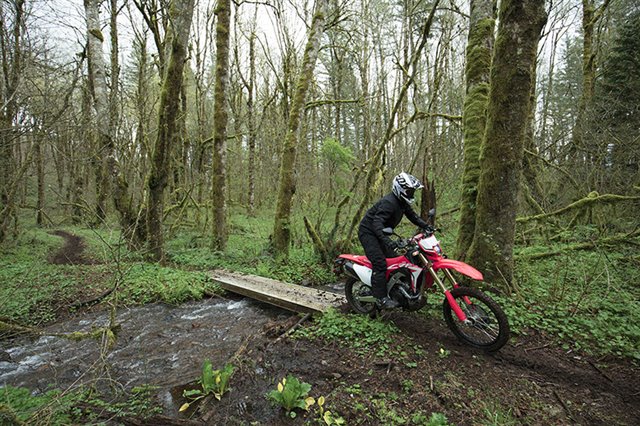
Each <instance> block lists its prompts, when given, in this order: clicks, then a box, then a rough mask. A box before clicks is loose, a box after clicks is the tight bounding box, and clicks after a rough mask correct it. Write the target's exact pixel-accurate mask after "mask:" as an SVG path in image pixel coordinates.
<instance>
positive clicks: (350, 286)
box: [344, 277, 376, 314]
mask: <svg viewBox="0 0 640 426" xmlns="http://www.w3.org/2000/svg"><path fill="white" fill-rule="evenodd" d="M344 293H345V296H346V297H347V302H349V306H351V309H353V310H354V311H355V312H357V313H359V314H371V313H372V312H373V311H374V310H375V308H376V305H375V303H369V302H361V301H360V300H358V297H360V296H371V286H368V285H366V284H365V283H363V282H362V281H359V280H356V279H355V278H352V277H349V278H348V279H347V282H346V283H345V285H344Z"/></svg>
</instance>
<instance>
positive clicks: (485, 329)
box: [334, 227, 509, 351]
mask: <svg viewBox="0 0 640 426" xmlns="http://www.w3.org/2000/svg"><path fill="white" fill-rule="evenodd" d="M435 231H436V229H434V228H431V227H430V228H429V229H426V230H423V231H421V232H418V233H417V234H416V235H414V236H413V237H411V238H409V239H407V240H403V239H400V240H399V241H398V244H399V246H400V247H401V251H403V252H404V254H403V255H401V256H398V257H392V258H388V259H387V280H388V282H387V292H388V294H389V297H391V298H392V299H394V300H396V301H397V302H398V303H400V307H402V308H403V309H404V310H407V311H417V310H419V309H421V308H422V307H424V306H425V304H426V303H427V295H426V291H427V290H431V291H433V292H436V291H438V290H440V291H442V293H444V296H445V299H444V301H443V304H442V311H443V314H444V319H445V321H446V323H447V325H448V326H449V328H450V329H451V331H452V332H453V334H455V335H456V336H457V337H458V338H459V339H460V340H462V341H463V342H464V343H466V344H469V345H471V346H473V347H476V348H480V349H484V350H486V351H497V350H499V349H500V348H501V347H503V346H504V345H505V344H506V343H507V340H508V339H509V322H508V320H507V316H506V315H505V313H504V312H503V310H502V308H500V306H498V304H497V303H496V302H495V301H494V300H493V299H491V298H490V297H489V296H487V295H486V294H485V293H483V292H482V291H480V290H478V289H475V288H470V287H464V286H462V285H460V284H458V282H457V281H456V279H455V278H454V276H453V274H452V272H451V271H452V270H454V271H457V272H459V273H460V274H462V275H465V276H467V277H469V278H472V279H474V280H479V281H482V280H483V276H482V273H481V272H480V271H478V270H477V269H475V268H474V267H472V266H470V265H467V264H466V263H463V262H460V261H457V260H451V259H447V258H446V256H445V255H444V254H443V252H442V249H441V248H440V242H439V241H438V239H437V238H436V237H435V235H434V233H435ZM383 232H385V233H386V234H388V235H395V236H397V237H399V238H400V236H399V235H397V234H394V233H393V230H392V229H391V228H385V229H384V230H383ZM335 266H336V267H335V269H334V271H335V272H336V273H344V274H346V275H347V277H348V278H347V281H346V284H345V293H346V297H347V301H348V302H349V305H350V306H351V308H352V309H353V310H354V311H356V312H358V313H361V314H371V315H375V314H376V313H377V310H378V307H377V305H376V299H375V298H374V297H373V295H372V292H371V274H372V269H371V268H372V266H371V262H369V259H367V257H366V256H359V255H353V254H341V255H339V256H338V258H337V259H336V261H335ZM441 277H442V278H441ZM445 282H446V283H448V284H449V286H450V287H449V288H447V286H446V285H445ZM434 283H435V284H436V286H434V285H433V284H434Z"/></svg>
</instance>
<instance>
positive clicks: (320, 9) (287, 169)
mask: <svg viewBox="0 0 640 426" xmlns="http://www.w3.org/2000/svg"><path fill="white" fill-rule="evenodd" d="M327 7H328V0H316V6H315V13H314V14H313V19H312V22H311V28H310V29H309V35H308V39H307V44H306V47H305V50H304V58H303V60H302V68H301V70H300V75H299V76H298V83H297V85H296V92H295V95H294V98H293V103H292V104H291V110H290V112H289V120H288V125H287V135H286V137H285V141H284V148H283V151H282V159H281V163H280V179H279V185H278V201H277V205H276V216H275V220H274V225H273V247H274V249H275V252H276V254H277V255H281V256H287V255H288V254H289V243H290V241H291V205H292V198H293V194H294V193H295V192H296V186H295V181H294V172H295V170H294V166H295V163H296V153H297V146H298V131H299V129H300V123H301V121H302V116H303V114H304V110H305V108H304V105H305V99H306V96H307V92H308V90H309V85H310V84H311V80H312V78H313V71H314V69H315V65H316V59H317V58H318V52H319V50H320V39H321V38H322V33H323V30H324V21H325V14H326V11H327Z"/></svg>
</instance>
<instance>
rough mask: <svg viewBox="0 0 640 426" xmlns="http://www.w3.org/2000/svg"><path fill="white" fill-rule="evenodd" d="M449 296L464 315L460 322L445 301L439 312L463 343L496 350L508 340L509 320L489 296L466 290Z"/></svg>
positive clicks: (457, 291) (458, 290)
mask: <svg viewBox="0 0 640 426" xmlns="http://www.w3.org/2000/svg"><path fill="white" fill-rule="evenodd" d="M451 295H452V296H453V298H454V299H455V300H456V302H457V303H458V306H460V308H461V309H462V311H463V312H464V313H465V315H466V316H467V321H466V322H462V321H460V320H459V319H458V317H457V316H456V314H455V312H453V311H452V309H451V306H450V305H449V302H448V301H447V299H445V300H444V302H443V305H442V310H443V314H444V319H445V321H446V323H447V325H448V326H449V328H450V329H451V331H452V332H453V334H455V335H456V337H458V338H459V339H460V340H462V341H463V342H464V343H466V344H468V345H470V346H473V347H475V348H479V349H484V350H486V351H490V352H493V351H497V350H499V349H500V348H501V347H503V346H504V345H505V344H506V343H507V340H509V333H510V332H509V321H508V320H507V316H506V315H505V313H504V312H503V311H502V308H500V306H498V304H497V303H496V302H495V301H494V300H493V299H492V298H490V297H489V296H487V295H486V294H484V293H483V292H481V291H480V290H477V289H475V288H469V287H458V288H455V289H453V290H451Z"/></svg>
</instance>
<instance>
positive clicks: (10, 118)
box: [0, 0, 26, 243]
mask: <svg viewBox="0 0 640 426" xmlns="http://www.w3.org/2000/svg"><path fill="white" fill-rule="evenodd" d="M5 5H7V6H5ZM24 6H25V2H24V0H15V1H9V2H4V1H3V2H1V3H0V50H1V51H2V54H1V55H0V57H1V61H2V67H1V68H0V70H1V73H0V243H2V242H3V241H4V240H5V239H6V237H7V232H8V229H9V226H10V225H11V222H12V221H13V222H14V223H17V220H18V218H17V216H16V200H15V195H16V192H17V186H18V182H17V179H16V178H17V170H16V168H17V163H16V159H15V155H14V149H13V147H14V146H16V145H17V140H18V137H19V134H18V132H17V131H16V129H15V128H14V121H15V118H16V114H18V107H19V102H18V97H17V93H18V86H19V83H20V79H21V76H22V71H23V69H24V66H25V61H24V60H23V54H24V52H23V41H24V40H23V36H24V31H25V21H26V17H25V9H24ZM5 7H7V8H6V9H5ZM7 9H9V10H7Z"/></svg>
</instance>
